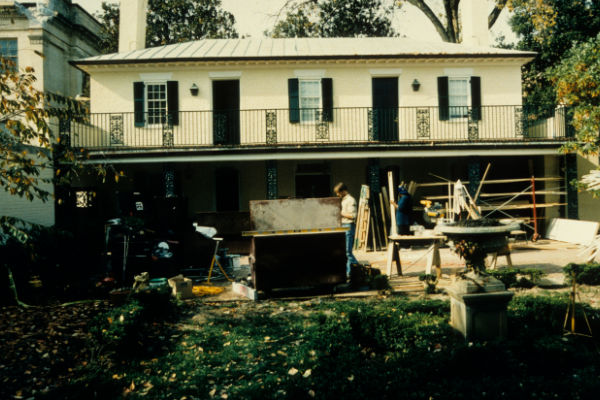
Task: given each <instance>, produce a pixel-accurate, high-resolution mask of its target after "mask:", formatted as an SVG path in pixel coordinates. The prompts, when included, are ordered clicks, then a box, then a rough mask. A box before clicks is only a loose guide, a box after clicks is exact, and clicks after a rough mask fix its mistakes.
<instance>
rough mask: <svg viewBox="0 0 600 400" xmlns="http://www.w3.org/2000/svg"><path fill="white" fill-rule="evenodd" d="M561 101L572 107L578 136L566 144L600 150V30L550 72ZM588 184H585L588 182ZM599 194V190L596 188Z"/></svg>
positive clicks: (594, 152) (595, 152)
mask: <svg viewBox="0 0 600 400" xmlns="http://www.w3.org/2000/svg"><path fill="white" fill-rule="evenodd" d="M548 76H549V78H550V79H551V81H552V83H553V84H554V87H555V88H556V99H557V101H558V102H559V103H562V104H565V105H566V106H569V107H572V109H573V122H572V124H573V127H574V128H575V132H576V140H575V141H573V142H570V143H569V144H568V145H566V146H565V148H564V150H566V151H577V152H579V153H581V154H583V155H585V156H589V155H598V153H599V152H600V137H599V135H600V33H599V34H598V35H597V36H596V37H594V38H592V39H589V40H587V41H585V42H582V43H579V44H576V45H574V46H573V47H572V48H571V49H569V50H568V51H567V52H566V54H565V57H564V58H563V59H562V61H561V62H560V63H559V64H558V65H557V66H556V67H554V68H552V69H551V70H550V72H549V73H548ZM584 186H585V185H584ZM595 194H596V195H598V194H599V193H598V192H596V193H595Z"/></svg>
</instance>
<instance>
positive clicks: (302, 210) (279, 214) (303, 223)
mask: <svg viewBox="0 0 600 400" xmlns="http://www.w3.org/2000/svg"><path fill="white" fill-rule="evenodd" d="M341 207H342V206H341V199H340V198H338V197H324V198H318V199H317V198H314V199H284V200H256V201H250V220H251V222H252V225H253V227H254V230H257V231H276V230H294V229H319V228H339V227H341V226H342V222H341V216H340V212H341Z"/></svg>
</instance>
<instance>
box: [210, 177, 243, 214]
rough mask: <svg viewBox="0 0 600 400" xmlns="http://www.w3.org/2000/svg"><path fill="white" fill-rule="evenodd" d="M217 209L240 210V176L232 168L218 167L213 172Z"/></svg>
mask: <svg viewBox="0 0 600 400" xmlns="http://www.w3.org/2000/svg"><path fill="white" fill-rule="evenodd" d="M215 193H216V202H217V211H239V210H240V178H239V173H238V171H237V170H236V169H234V168H219V169H218V170H216V172H215Z"/></svg>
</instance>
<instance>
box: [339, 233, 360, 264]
mask: <svg viewBox="0 0 600 400" xmlns="http://www.w3.org/2000/svg"><path fill="white" fill-rule="evenodd" d="M342 227H344V228H350V229H348V230H347V231H346V260H347V261H346V276H350V265H352V264H358V261H357V260H356V258H355V257H354V254H352V248H353V247H354V231H355V230H356V225H354V224H342Z"/></svg>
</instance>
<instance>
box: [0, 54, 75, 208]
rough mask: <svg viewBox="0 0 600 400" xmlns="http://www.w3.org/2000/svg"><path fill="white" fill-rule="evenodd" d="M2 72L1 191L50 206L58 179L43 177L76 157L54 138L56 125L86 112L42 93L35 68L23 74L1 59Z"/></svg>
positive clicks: (0, 81) (50, 175) (73, 102)
mask: <svg viewBox="0 0 600 400" xmlns="http://www.w3.org/2000/svg"><path fill="white" fill-rule="evenodd" d="M0 71H1V73H0V93H1V94H2V100H1V101H0V127H1V128H0V188H3V189H4V190H5V191H7V192H9V193H10V194H11V195H15V196H19V197H23V198H26V199H28V200H33V199H35V198H37V199H40V200H42V201H46V200H48V199H49V196H50V192H49V188H50V187H51V186H50V185H51V183H52V182H53V176H52V175H53V173H51V172H50V173H46V174H43V172H44V171H52V170H53V165H54V164H53V163H54V162H55V161H57V162H58V161H61V160H62V161H67V162H69V163H73V162H74V160H75V157H76V155H75V153H74V152H73V150H71V149H69V148H68V147H67V146H66V145H65V144H64V143H62V144H61V137H59V136H57V135H56V134H55V132H56V131H57V130H58V129H57V128H58V126H57V123H58V122H57V119H59V120H60V119H67V118H74V117H75V116H76V115H81V114H83V113H84V108H83V106H82V105H81V103H79V102H77V101H73V100H71V99H68V98H65V97H62V96H58V95H53V94H46V93H43V92H41V91H39V90H37V89H36V88H35V87H34V84H35V81H36V77H35V73H34V70H33V69H32V68H30V67H27V68H25V70H24V71H23V72H18V71H16V70H15V68H14V66H13V65H12V64H11V62H10V61H8V60H4V59H1V58H0ZM57 156H58V157H57Z"/></svg>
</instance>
